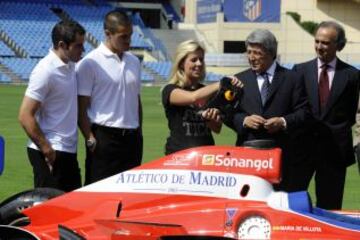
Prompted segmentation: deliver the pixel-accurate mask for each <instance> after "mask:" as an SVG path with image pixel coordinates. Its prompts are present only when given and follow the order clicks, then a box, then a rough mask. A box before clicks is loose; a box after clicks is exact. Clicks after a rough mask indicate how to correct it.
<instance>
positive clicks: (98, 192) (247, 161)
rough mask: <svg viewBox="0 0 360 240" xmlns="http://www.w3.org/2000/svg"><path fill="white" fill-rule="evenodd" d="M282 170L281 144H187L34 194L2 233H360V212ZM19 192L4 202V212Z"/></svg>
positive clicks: (171, 236)
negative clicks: (49, 194) (336, 204)
mask: <svg viewBox="0 0 360 240" xmlns="http://www.w3.org/2000/svg"><path fill="white" fill-rule="evenodd" d="M280 173H281V150H280V149H279V148H265V149H258V148H252V147H230V146H206V147H197V148H192V149H187V150H183V151H179V152H176V153H174V154H171V155H167V156H164V157H162V158H160V159H157V160H154V161H151V162H149V163H146V164H143V165H141V166H139V167H136V168H134V169H131V170H129V171H126V172H122V173H119V174H117V175H114V176H112V177H109V178H107V179H104V180H101V181H99V182H96V183H93V184H91V185H87V186H85V187H83V188H80V189H78V190H76V191H73V192H70V193H67V194H63V195H60V196H58V197H55V198H52V199H50V200H48V201H45V202H43V203H39V204H37V203H36V201H35V203H34V202H32V203H33V204H32V205H33V206H31V207H29V206H26V207H23V208H22V211H21V215H20V216H19V217H18V218H17V219H12V221H11V222H12V223H9V222H8V223H9V224H10V225H2V226H0V239H27V240H30V239H32V240H35V239H45V240H50V239H104V240H105V239H113V240H126V239H131V240H140V239H145V240H147V239H149V240H150V239H151V240H155V239H158V240H160V239H162V240H175V239H193V240H200V239H274V240H276V239H299V240H300V239H302V240H305V239H306V240H310V239H312V240H315V239H316V240H319V239H337V240H341V239H344V240H345V239H346V240H358V239H360V214H359V212H357V211H347V212H341V211H338V212H332V211H327V210H323V209H319V208H315V207H313V206H312V202H311V199H310V197H309V195H308V193H307V192H295V193H286V192H279V191H274V189H273V186H272V184H274V183H278V182H279V181H280V179H281V176H280V175H281V174H280ZM40 192H41V191H40ZM25 194H26V195H27V196H29V193H25ZM32 194H33V196H35V195H36V194H34V192H32ZM55 195H56V194H55ZM19 197H21V195H18V196H17V197H16V198H12V201H5V204H4V203H2V204H0V215H1V214H2V213H4V212H5V211H3V209H4V208H5V209H6V207H7V206H8V209H9V206H10V205H11V203H12V202H13V201H16V200H17V199H19ZM33 198H35V197H33ZM23 199H24V198H23ZM25 199H26V198H25ZM3 215H4V214H3ZM2 217H3V218H2V219H3V220H4V219H5V218H6V216H2ZM0 218H1V216H0Z"/></svg>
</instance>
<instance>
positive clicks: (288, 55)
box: [185, 0, 360, 63]
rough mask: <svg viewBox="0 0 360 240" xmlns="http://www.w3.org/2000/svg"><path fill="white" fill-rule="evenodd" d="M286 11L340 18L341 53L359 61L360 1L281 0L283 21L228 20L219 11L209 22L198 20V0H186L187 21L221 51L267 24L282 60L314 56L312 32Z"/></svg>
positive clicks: (310, 18) (315, 17) (316, 19)
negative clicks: (344, 37)
mask: <svg viewBox="0 0 360 240" xmlns="http://www.w3.org/2000/svg"><path fill="white" fill-rule="evenodd" d="M287 11H292V12H297V13H298V14H300V16H301V20H302V21H314V22H318V23H320V22H321V21H324V20H334V21H337V22H339V23H340V24H341V25H343V26H344V28H345V30H346V35H347V39H348V44H347V45H346V47H345V48H344V49H343V51H342V52H341V53H339V56H340V57H341V58H342V59H344V60H345V61H348V62H354V63H360V4H359V3H358V2H356V1H354V0H282V1H281V21H280V23H228V22H224V21H223V19H224V18H223V14H222V13H218V16H217V22H216V23H209V24H196V1H194V0H186V10H185V12H186V16H185V23H187V24H194V26H195V28H196V29H197V30H198V31H200V32H201V33H202V34H203V35H205V36H206V38H207V41H208V42H209V43H210V44H211V45H212V49H213V51H215V52H218V53H222V52H223V50H224V47H223V45H224V44H223V42H224V41H227V40H228V41H244V40H245V39H246V36H247V35H248V34H249V33H250V32H251V31H252V30H254V29H256V28H266V29H269V30H270V31H272V32H273V33H274V34H275V36H276V37H277V39H278V42H279V48H278V54H279V55H280V61H281V62H291V63H297V62H301V61H305V60H308V59H310V58H313V57H314V56H315V53H314V40H313V36H311V35H310V34H309V33H307V32H306V31H304V30H303V29H302V28H301V27H300V26H299V25H298V24H297V23H296V22H294V20H293V19H292V18H291V17H290V16H288V15H287V14H286V12H287Z"/></svg>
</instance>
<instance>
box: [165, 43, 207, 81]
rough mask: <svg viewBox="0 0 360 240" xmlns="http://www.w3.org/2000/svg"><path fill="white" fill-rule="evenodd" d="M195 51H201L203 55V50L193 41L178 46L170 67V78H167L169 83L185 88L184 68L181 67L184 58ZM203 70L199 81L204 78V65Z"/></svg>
mask: <svg viewBox="0 0 360 240" xmlns="http://www.w3.org/2000/svg"><path fill="white" fill-rule="evenodd" d="M197 50H201V51H203V53H204V54H205V48H204V47H203V46H201V45H200V43H199V42H197V41H195V40H187V41H185V42H182V43H180V44H179V46H178V47H177V49H176V54H175V59H174V62H173V66H172V70H171V74H170V78H169V83H172V84H175V85H178V86H180V87H184V86H185V81H186V79H185V73H184V68H183V66H182V65H183V63H184V61H185V59H186V57H187V56H188V55H189V54H190V53H193V52H195V51H197ZM203 69H204V71H203V73H202V76H201V80H200V81H203V80H204V78H205V76H206V70H205V65H204V68H203Z"/></svg>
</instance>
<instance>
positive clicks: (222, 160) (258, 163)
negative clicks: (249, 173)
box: [201, 154, 274, 171]
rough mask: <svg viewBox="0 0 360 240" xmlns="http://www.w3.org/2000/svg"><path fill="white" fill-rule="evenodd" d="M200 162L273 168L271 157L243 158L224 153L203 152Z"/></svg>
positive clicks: (240, 166) (228, 165) (241, 166)
mask: <svg viewBox="0 0 360 240" xmlns="http://www.w3.org/2000/svg"><path fill="white" fill-rule="evenodd" d="M201 164H202V165H204V166H223V167H237V168H254V169H256V171H260V170H264V169H273V168H274V166H273V159H272V158H269V159H244V158H234V157H225V156H224V155H214V154H204V155H203V156H202V161H201Z"/></svg>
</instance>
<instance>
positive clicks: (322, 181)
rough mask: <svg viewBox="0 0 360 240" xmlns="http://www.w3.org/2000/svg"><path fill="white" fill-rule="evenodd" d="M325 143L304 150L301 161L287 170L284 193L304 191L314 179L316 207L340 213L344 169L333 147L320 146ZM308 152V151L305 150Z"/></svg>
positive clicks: (313, 143) (317, 142)
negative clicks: (338, 210)
mask: <svg viewBox="0 0 360 240" xmlns="http://www.w3.org/2000/svg"><path fill="white" fill-rule="evenodd" d="M324 142H325V141H314V142H312V145H313V147H312V148H311V150H310V151H309V149H308V150H304V151H303V154H304V155H303V156H302V157H301V158H302V160H301V161H298V162H295V163H292V164H291V165H290V166H289V168H288V171H289V172H288V173H287V176H288V181H287V185H286V188H285V191H288V192H294V191H306V190H307V189H308V187H309V183H310V181H311V179H312V177H313V176H314V180H315V193H316V206H317V207H320V208H323V209H333V210H334V209H341V207H342V201H343V194H344V186H345V178H346V166H345V165H344V164H343V163H341V162H339V159H340V156H339V154H338V153H337V151H336V150H335V151H334V149H335V147H334V146H324ZM309 148H310V147H309Z"/></svg>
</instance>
